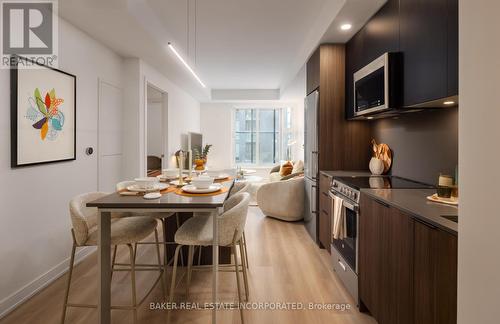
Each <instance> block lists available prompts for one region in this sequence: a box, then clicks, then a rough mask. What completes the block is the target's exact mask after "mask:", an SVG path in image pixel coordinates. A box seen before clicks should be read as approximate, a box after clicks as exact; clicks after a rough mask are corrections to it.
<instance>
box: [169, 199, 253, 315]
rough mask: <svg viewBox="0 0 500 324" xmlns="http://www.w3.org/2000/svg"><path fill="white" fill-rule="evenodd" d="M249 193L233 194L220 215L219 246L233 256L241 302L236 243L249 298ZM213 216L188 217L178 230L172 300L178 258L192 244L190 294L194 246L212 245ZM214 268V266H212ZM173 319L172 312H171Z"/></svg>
mask: <svg viewBox="0 0 500 324" xmlns="http://www.w3.org/2000/svg"><path fill="white" fill-rule="evenodd" d="M249 202H250V194H248V193H246V192H242V193H238V194H236V195H234V196H232V197H230V198H229V199H228V200H227V201H226V202H225V204H224V212H223V213H222V214H221V215H220V216H218V217H219V246H230V247H231V250H232V253H233V255H234V272H235V274H236V285H237V286H238V301H239V303H241V302H242V297H241V289H240V275H239V273H240V266H239V262H238V253H237V251H236V246H239V250H240V256H241V263H242V266H241V270H242V272H243V280H244V284H245V289H246V293H247V299H248V277H247V268H246V266H245V262H246V261H245V250H244V249H243V244H242V241H241V238H242V235H243V230H244V228H245V222H246V219H247V212H248V204H249ZM212 217H213V216H210V217H192V218H190V219H188V220H187V221H186V222H184V224H182V226H181V227H180V228H179V229H178V230H177V232H176V233H175V242H176V243H177V244H179V245H178V246H177V248H176V249H175V256H174V259H175V261H174V268H173V273H172V283H171V285H170V294H169V301H170V303H172V302H173V300H174V291H175V287H176V284H175V281H176V274H177V258H178V257H179V251H180V249H181V248H182V246H184V245H187V246H189V252H188V270H187V282H186V298H188V296H189V284H190V281H191V272H192V268H193V266H192V264H193V252H194V247H195V246H212V243H213V227H212V224H213V219H212ZM210 268H211V267H210ZM240 316H241V321H242V322H243V321H244V319H243V309H242V308H241V307H240ZM168 319H170V311H169V314H168Z"/></svg>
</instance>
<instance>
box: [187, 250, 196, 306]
mask: <svg viewBox="0 0 500 324" xmlns="http://www.w3.org/2000/svg"><path fill="white" fill-rule="evenodd" d="M193 257H194V245H190V246H189V248H188V264H187V278H186V279H187V280H186V300H188V299H189V286H190V285H191V273H192V270H193Z"/></svg>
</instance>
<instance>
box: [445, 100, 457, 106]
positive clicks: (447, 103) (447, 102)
mask: <svg viewBox="0 0 500 324" xmlns="http://www.w3.org/2000/svg"><path fill="white" fill-rule="evenodd" d="M443 104H445V105H447V106H449V105H454V104H455V101H451V100H449V101H445V102H443Z"/></svg>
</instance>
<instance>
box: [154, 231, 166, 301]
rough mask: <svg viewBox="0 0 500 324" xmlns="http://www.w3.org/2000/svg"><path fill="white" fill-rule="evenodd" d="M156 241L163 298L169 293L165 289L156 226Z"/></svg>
mask: <svg viewBox="0 0 500 324" xmlns="http://www.w3.org/2000/svg"><path fill="white" fill-rule="evenodd" d="M155 242H156V256H157V258H158V270H159V271H160V276H161V277H160V283H161V291H162V293H163V299H165V298H166V296H167V294H166V291H165V283H164V282H163V266H162V264H161V256H160V255H161V253H160V243H159V240H158V230H157V229H156V228H155Z"/></svg>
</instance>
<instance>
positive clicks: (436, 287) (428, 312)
mask: <svg viewBox="0 0 500 324" xmlns="http://www.w3.org/2000/svg"><path fill="white" fill-rule="evenodd" d="M414 235H415V250H414V275H413V283H414V310H415V316H414V323H415V324H434V323H435V324H438V323H456V322H457V271H456V270H457V248H458V246H457V237H456V236H455V235H452V234H450V233H447V232H445V231H442V230H440V229H438V228H436V227H434V226H432V225H430V224H426V223H423V222H421V221H418V220H415V232H414Z"/></svg>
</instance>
